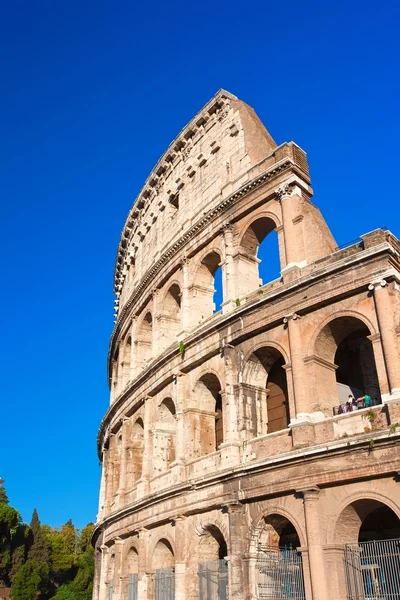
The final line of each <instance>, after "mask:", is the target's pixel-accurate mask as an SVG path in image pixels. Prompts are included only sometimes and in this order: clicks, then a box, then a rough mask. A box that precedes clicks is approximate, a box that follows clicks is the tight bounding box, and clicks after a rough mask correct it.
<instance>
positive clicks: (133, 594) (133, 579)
mask: <svg viewBox="0 0 400 600" xmlns="http://www.w3.org/2000/svg"><path fill="white" fill-rule="evenodd" d="M137 597H138V575H137V573H131V574H130V575H129V576H128V600H137Z"/></svg>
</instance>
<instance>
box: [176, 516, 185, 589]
mask: <svg viewBox="0 0 400 600" xmlns="http://www.w3.org/2000/svg"><path fill="white" fill-rule="evenodd" d="M174 522H175V600H185V599H186V587H187V586H186V557H187V550H186V540H187V534H186V517H185V516H179V517H176V518H175V519H174Z"/></svg>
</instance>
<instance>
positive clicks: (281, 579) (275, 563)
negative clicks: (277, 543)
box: [256, 547, 306, 600]
mask: <svg viewBox="0 0 400 600" xmlns="http://www.w3.org/2000/svg"><path fill="white" fill-rule="evenodd" d="M256 568H257V571H258V582H257V583H258V598H260V599H264V598H271V599H272V598H273V599H274V600H305V597H306V596H305V590H304V574H303V561H302V556H301V553H300V552H298V551H297V550H296V548H275V547H272V548H270V547H268V548H265V549H263V550H262V551H261V552H260V553H259V555H258V558H257V563H256Z"/></svg>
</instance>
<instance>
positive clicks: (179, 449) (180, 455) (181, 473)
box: [171, 373, 186, 482]
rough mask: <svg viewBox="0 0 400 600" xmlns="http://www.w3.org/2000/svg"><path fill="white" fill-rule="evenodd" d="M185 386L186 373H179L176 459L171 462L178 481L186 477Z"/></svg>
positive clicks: (176, 399)
mask: <svg viewBox="0 0 400 600" xmlns="http://www.w3.org/2000/svg"><path fill="white" fill-rule="evenodd" d="M185 388H186V377H185V374H184V373H178V374H177V375H176V377H175V381H174V392H175V394H174V401H175V407H176V415H175V418H176V429H175V460H174V462H173V463H172V464H171V467H172V468H174V469H175V475H174V481H176V482H178V481H182V480H183V479H184V477H185V464H186V449H185Z"/></svg>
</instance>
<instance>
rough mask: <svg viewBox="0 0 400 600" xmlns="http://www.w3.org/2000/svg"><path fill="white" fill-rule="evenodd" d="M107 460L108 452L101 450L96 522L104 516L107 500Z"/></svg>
mask: <svg viewBox="0 0 400 600" xmlns="http://www.w3.org/2000/svg"><path fill="white" fill-rule="evenodd" d="M107 460H108V450H107V449H106V448H103V452H102V460H101V478H100V495H99V511H98V515H97V521H101V520H102V519H103V516H104V510H105V506H106V498H107Z"/></svg>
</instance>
